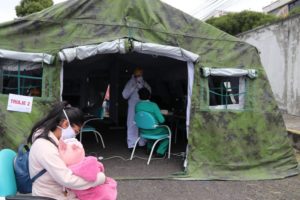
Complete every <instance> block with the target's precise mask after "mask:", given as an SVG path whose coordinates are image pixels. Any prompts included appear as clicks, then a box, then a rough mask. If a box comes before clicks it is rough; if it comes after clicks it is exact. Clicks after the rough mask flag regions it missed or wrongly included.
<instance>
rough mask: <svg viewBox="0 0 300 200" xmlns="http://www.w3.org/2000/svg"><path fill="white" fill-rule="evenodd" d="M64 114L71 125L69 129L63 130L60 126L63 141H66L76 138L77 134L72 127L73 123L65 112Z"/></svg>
mask: <svg viewBox="0 0 300 200" xmlns="http://www.w3.org/2000/svg"><path fill="white" fill-rule="evenodd" d="M63 112H64V114H65V116H66V118H67V121H68V123H69V125H68V127H67V128H62V127H60V126H58V128H60V129H61V139H63V140H65V139H70V138H75V137H76V133H75V131H74V129H73V128H72V126H71V123H70V121H69V118H68V116H67V113H66V112H65V111H64V110H63Z"/></svg>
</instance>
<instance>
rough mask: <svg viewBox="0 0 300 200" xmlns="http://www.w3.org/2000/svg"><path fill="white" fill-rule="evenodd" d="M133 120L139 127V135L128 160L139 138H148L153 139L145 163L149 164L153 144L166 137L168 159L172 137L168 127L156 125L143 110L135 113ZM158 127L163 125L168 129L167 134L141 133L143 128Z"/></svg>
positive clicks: (152, 128) (150, 116) (153, 147)
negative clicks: (167, 141)
mask: <svg viewBox="0 0 300 200" xmlns="http://www.w3.org/2000/svg"><path fill="white" fill-rule="evenodd" d="M134 120H135V123H136V126H137V127H138V128H139V134H140V137H138V139H137V140H136V142H135V144H134V148H133V151H132V153H131V157H130V160H132V158H133V156H134V152H135V149H136V146H137V144H138V142H139V140H140V139H141V138H144V139H148V140H155V142H154V143H153V146H152V148H151V152H150V155H149V158H148V162H147V165H149V164H150V161H151V157H152V154H153V151H154V149H155V146H156V145H157V143H158V142H159V141H161V140H164V139H166V138H168V139H169V148H168V158H169V159H170V155H171V138H172V137H171V130H170V128H169V127H168V126H167V125H158V124H157V122H156V120H155V118H154V117H153V116H152V115H151V114H150V113H148V112H144V111H140V112H137V113H136V114H135V117H134ZM160 127H165V128H166V129H167V130H168V133H167V134H165V133H161V134H159V133H155V134H151V133H143V130H146V129H147V130H155V129H157V128H160Z"/></svg>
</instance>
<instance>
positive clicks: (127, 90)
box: [122, 76, 151, 148]
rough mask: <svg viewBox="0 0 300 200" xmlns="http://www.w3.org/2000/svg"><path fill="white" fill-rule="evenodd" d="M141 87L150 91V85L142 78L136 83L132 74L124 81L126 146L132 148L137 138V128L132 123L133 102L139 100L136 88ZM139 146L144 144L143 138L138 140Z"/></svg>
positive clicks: (133, 113)
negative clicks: (126, 102) (126, 108)
mask: <svg viewBox="0 0 300 200" xmlns="http://www.w3.org/2000/svg"><path fill="white" fill-rule="evenodd" d="M142 87H145V88H147V89H148V90H149V91H150V92H151V87H150V85H149V84H148V83H147V82H146V81H144V80H143V79H142V80H141V81H140V82H139V84H138V83H137V81H136V79H135V78H134V76H132V77H131V79H130V80H129V81H128V82H127V83H126V85H125V87H124V89H123V92H122V95H123V98H124V99H127V100H128V113H127V146H128V148H133V147H134V143H135V141H136V140H137V138H138V135H139V134H138V128H137V127H136V125H135V123H134V115H135V104H136V103H137V102H138V101H140V98H139V94H138V90H139V89H141V88H142ZM139 145H140V146H144V145H145V140H142V139H141V140H140V141H139Z"/></svg>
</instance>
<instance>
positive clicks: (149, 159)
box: [147, 140, 160, 165]
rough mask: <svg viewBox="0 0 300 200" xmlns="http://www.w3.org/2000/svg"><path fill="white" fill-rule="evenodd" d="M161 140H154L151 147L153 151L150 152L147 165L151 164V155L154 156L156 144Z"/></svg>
mask: <svg viewBox="0 0 300 200" xmlns="http://www.w3.org/2000/svg"><path fill="white" fill-rule="evenodd" d="M159 141H160V140H156V141H155V142H154V144H153V145H152V148H151V152H150V155H149V158H148V162H147V165H149V164H150V161H151V157H152V154H153V151H154V149H155V146H156V144H157V143H158V142H159Z"/></svg>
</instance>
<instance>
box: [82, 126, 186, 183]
mask: <svg viewBox="0 0 300 200" xmlns="http://www.w3.org/2000/svg"><path fill="white" fill-rule="evenodd" d="M100 132H101V134H102V137H103V140H104V143H105V146H106V147H105V149H103V148H102V145H101V142H100V141H99V143H97V142H96V140H95V136H94V134H93V133H83V136H82V143H83V146H84V148H85V151H86V156H96V157H100V156H101V157H103V159H102V160H100V162H102V163H103V165H104V167H105V174H106V175H107V176H109V177H113V178H115V179H127V178H128V179H151V178H162V177H169V176H171V175H172V174H174V173H178V172H183V169H184V168H183V162H184V158H183V157H182V156H180V155H179V154H180V152H185V145H186V144H185V143H186V142H183V141H182V140H184V137H183V136H182V135H178V136H177V137H178V140H177V143H176V144H174V142H173V141H172V147H171V158H170V159H168V158H167V156H166V157H165V158H152V159H151V162H150V164H149V165H147V159H148V155H146V149H145V148H138V147H137V149H136V152H135V155H134V158H133V159H132V160H129V158H130V155H131V152H129V150H128V148H127V143H126V128H119V129H106V130H103V131H100ZM175 154H176V155H175Z"/></svg>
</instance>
